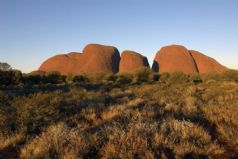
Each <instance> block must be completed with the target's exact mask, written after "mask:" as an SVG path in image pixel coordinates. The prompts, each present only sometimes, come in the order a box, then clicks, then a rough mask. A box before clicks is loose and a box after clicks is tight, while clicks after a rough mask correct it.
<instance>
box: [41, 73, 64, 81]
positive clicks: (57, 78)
mask: <svg viewBox="0 0 238 159" xmlns="http://www.w3.org/2000/svg"><path fill="white" fill-rule="evenodd" d="M65 81H66V76H63V75H61V74H60V73H59V72H50V73H48V74H46V75H45V76H42V82H43V83H51V84H60V83H64V82H65Z"/></svg>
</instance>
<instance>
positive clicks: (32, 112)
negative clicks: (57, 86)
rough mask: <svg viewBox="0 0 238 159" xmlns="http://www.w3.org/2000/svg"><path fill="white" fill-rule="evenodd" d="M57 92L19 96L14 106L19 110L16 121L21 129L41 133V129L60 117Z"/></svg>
mask: <svg viewBox="0 0 238 159" xmlns="http://www.w3.org/2000/svg"><path fill="white" fill-rule="evenodd" d="M59 103H60V101H59V97H57V93H48V94H47V93H45V94H44V93H37V94H33V95H30V96H28V97H17V98H15V99H14V101H13V103H12V106H13V107H14V108H15V109H16V110H17V114H16V122H17V127H18V129H19V130H20V131H24V132H26V133H29V134H31V133H39V132H40V131H41V129H42V128H43V127H45V126H47V125H49V124H50V123H54V122H55V121H56V120H57V119H59V111H58V105H59Z"/></svg>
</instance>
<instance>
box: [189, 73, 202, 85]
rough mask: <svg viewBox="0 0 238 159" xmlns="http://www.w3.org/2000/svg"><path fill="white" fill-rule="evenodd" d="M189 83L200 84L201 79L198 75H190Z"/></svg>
mask: <svg viewBox="0 0 238 159" xmlns="http://www.w3.org/2000/svg"><path fill="white" fill-rule="evenodd" d="M189 81H191V82H192V83H194V84H199V83H202V78H201V77H200V75H199V74H190V75H189Z"/></svg>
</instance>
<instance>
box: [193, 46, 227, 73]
mask: <svg viewBox="0 0 238 159" xmlns="http://www.w3.org/2000/svg"><path fill="white" fill-rule="evenodd" d="M190 53H191V54H192V56H193V58H194V60H195V62H196V65H197V68H198V71H199V73H210V72H215V73H222V72H224V71H226V70H227V68H226V67H224V66H222V65H221V64H219V63H218V62H217V61H216V60H214V59H213V58H211V57H208V56H206V55H204V54H202V53H200V52H198V51H194V50H191V51H190Z"/></svg>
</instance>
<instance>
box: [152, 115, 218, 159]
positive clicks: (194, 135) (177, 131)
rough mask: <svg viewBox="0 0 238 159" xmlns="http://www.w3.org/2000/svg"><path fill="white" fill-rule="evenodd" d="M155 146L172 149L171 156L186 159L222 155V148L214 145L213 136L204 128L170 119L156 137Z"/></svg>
mask: <svg viewBox="0 0 238 159" xmlns="http://www.w3.org/2000/svg"><path fill="white" fill-rule="evenodd" d="M153 144H154V145H156V146H157V147H158V148H160V147H162V148H163V149H167V150H168V149H170V150H172V151H171V155H172V153H174V155H175V156H178V157H181V158H183V157H185V156H186V155H187V154H195V155H198V156H201V155H202V156H208V155H211V154H213V155H214V154H220V153H222V150H221V149H220V147H218V146H217V145H215V144H213V143H212V139H211V136H210V135H209V133H208V132H206V130H204V129H203V128H202V127H200V126H198V125H195V124H194V123H192V122H189V121H179V120H175V119H169V120H166V121H164V122H163V123H162V124H161V126H160V131H159V133H158V134H156V135H155V137H154V143H153Z"/></svg>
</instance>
